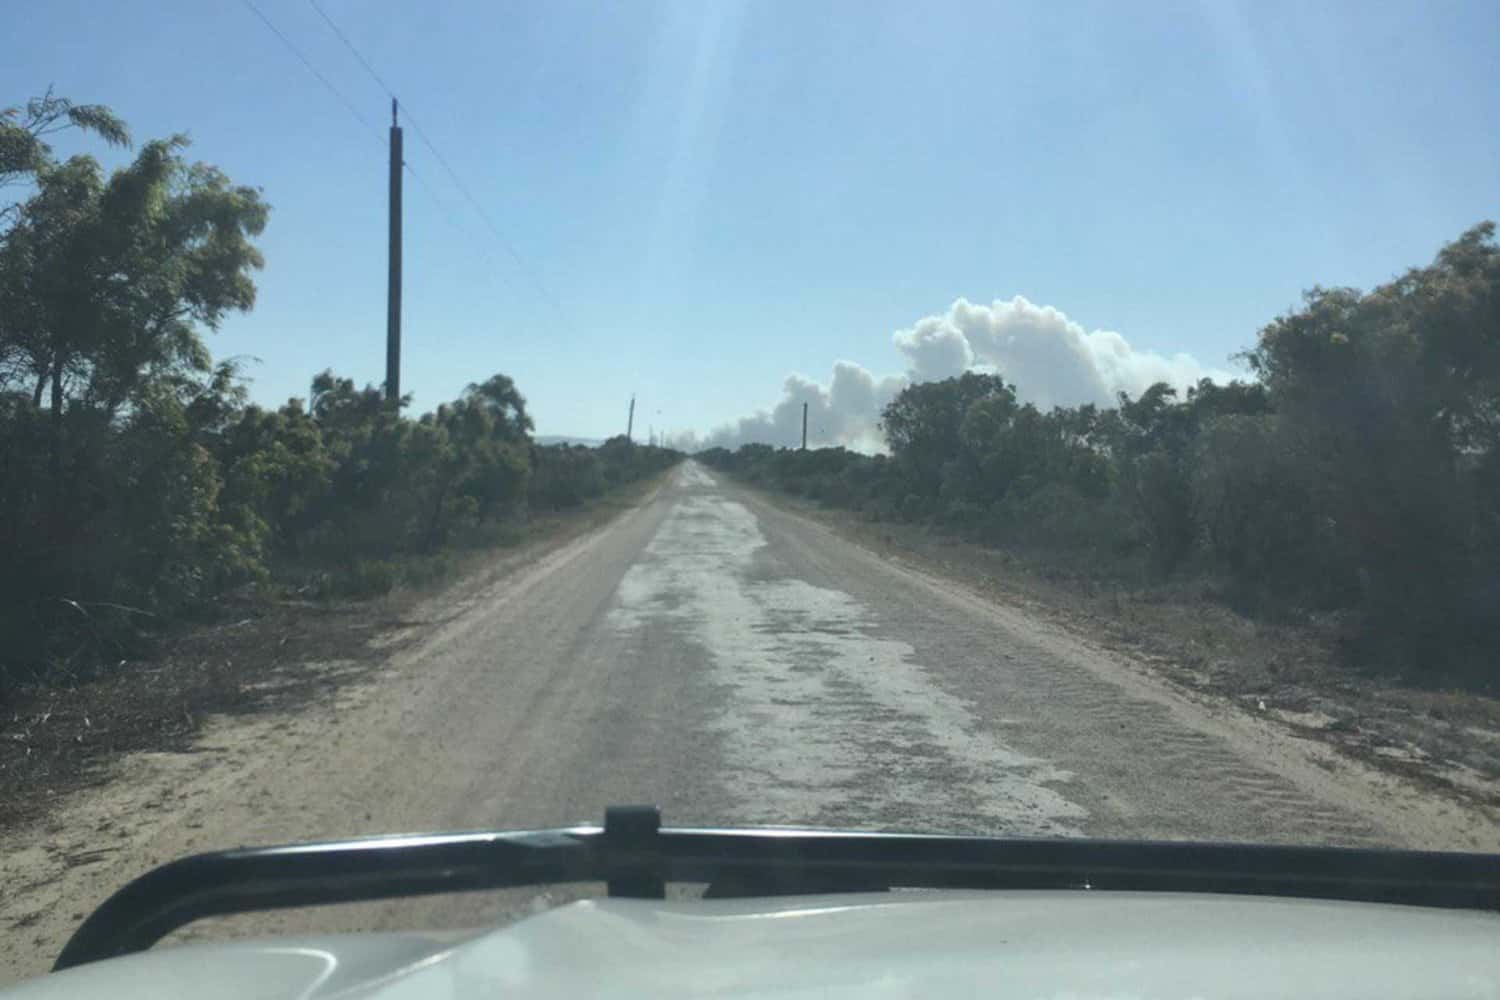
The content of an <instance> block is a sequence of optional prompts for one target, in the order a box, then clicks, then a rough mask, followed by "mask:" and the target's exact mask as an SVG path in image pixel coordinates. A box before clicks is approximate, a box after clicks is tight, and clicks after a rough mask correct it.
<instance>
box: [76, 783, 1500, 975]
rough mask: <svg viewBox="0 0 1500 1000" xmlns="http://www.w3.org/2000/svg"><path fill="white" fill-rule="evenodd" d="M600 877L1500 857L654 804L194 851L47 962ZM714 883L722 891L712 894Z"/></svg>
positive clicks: (1342, 885) (1239, 884) (986, 874)
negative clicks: (684, 822)
mask: <svg viewBox="0 0 1500 1000" xmlns="http://www.w3.org/2000/svg"><path fill="white" fill-rule="evenodd" d="M596 881H597V882H607V883H608V884H609V891H610V894H611V895H614V896H627V897H638V898H660V897H661V896H662V895H663V894H664V889H665V885H666V883H668V882H701V883H708V884H709V885H710V892H711V893H712V891H713V887H714V886H716V885H718V886H725V887H731V888H729V889H728V890H727V891H729V892H732V893H733V894H736V895H775V894H782V893H788V892H823V891H829V890H830V889H836V890H837V891H853V890H880V889H895V888H933V889H938V888H941V889H1085V890H1088V889H1093V890H1106V891H1139V892H1217V893H1247V894H1253V895H1265V896H1289V897H1302V898H1312V899H1342V900H1353V901H1363V902H1379V903H1403V904H1410V905H1417V906H1436V907H1458V908H1465V909H1480V910H1497V911H1500V855H1493V854H1461V853H1448V852H1428V851H1396V850H1369V849H1355V848H1336V847H1282V846H1265V845H1239V844H1201V843H1160V842H1138V841H1101V840H1009V839H998V838H987V837H949V836H909V835H902V834H879V833H833V832H824V831H809V830H719V829H661V828H660V816H659V813H658V812H657V811H656V810H655V809H654V808H652V807H625V808H615V809H610V810H608V811H607V812H606V814H605V824H604V826H603V827H596V826H582V827H569V828H561V829H553V830H530V831H520V832H510V833H459V834H436V835H419V836H402V837H379V838H371V839H362V840H350V841H338V842H332V843H321V844H295V845H289V846H284V847H269V848H257V849H241V850H234V851H223V852H218V853H213V854H200V855H196V856H194V857H190V858H184V859H182V860H180V861H174V862H171V863H169V864H166V865H163V866H161V867H160V868H156V869H154V870H152V871H150V872H147V873H146V874H145V875H142V876H141V877H140V878H138V879H136V880H135V881H133V882H131V883H130V884H128V885H126V886H125V887H124V888H122V889H121V890H119V891H118V892H116V893H115V894H114V895H113V896H111V897H110V898H109V899H107V900H106V901H105V902H104V903H103V904H102V905H101V906H100V907H99V908H98V909H97V910H95V911H94V912H93V913H92V914H91V915H90V916H89V917H88V919H86V920H85V921H84V922H83V924H82V925H81V926H80V927H79V928H78V930H77V931H76V932H75V933H74V934H73V937H72V938H71V939H70V940H69V941H68V943H67V945H66V946H65V947H64V948H63V950H62V953H61V954H60V955H59V956H58V959H57V961H56V963H55V964H54V965H53V969H54V970H59V969H66V968H70V967H72V966H75V965H82V964H84V963H86V962H93V961H98V960H99V959H103V958H112V957H115V956H118V955H125V954H130V953H132V952H138V951H144V950H146V949H148V948H150V947H151V946H152V945H153V944H155V943H156V942H157V941H159V940H161V938H163V937H164V936H166V935H167V934H169V933H171V932H172V931H174V930H176V929H178V928H179V927H183V926H185V925H187V924H189V923H192V922H193V921H195V920H199V919H201V918H203V917H208V916H222V915H226V914H232V913H251V912H255V911H259V910H271V909H284V908H290V907H299V906H320V905H325V904H332V903H354V902H368V901H371V900H377V899H397V898H402V897H407V896H421V895H434V894H441V893H452V892H466V891H474V890H485V889H508V888H518V887H523V886H538V885H549V884H558V883H565V882H596ZM718 894H720V895H722V894H724V893H723V892H720V893H718Z"/></svg>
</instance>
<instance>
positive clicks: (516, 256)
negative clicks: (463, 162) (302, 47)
mask: <svg viewBox="0 0 1500 1000" xmlns="http://www.w3.org/2000/svg"><path fill="white" fill-rule="evenodd" d="M245 2H247V3H248V2H249V0H245ZM308 4H309V5H310V6H311V7H312V9H313V10H315V11H317V12H318V16H319V17H321V18H322V19H323V22H324V23H325V24H327V25H328V27H329V28H330V29H331V30H332V31H333V33H334V35H335V36H337V37H338V40H339V41H340V42H342V43H343V44H344V47H345V48H347V49H348V50H349V52H350V53H351V54H352V55H353V56H354V58H355V59H356V60H357V61H358V62H359V64H360V66H361V67H363V69H364V71H365V72H366V73H368V74H369V76H370V79H372V80H374V81H375V83H376V85H377V86H379V87H380V89H381V90H383V91H385V93H386V96H387V97H389V98H390V99H391V100H392V101H395V102H396V104H397V105H398V106H399V107H400V109H401V113H402V115H404V116H405V121H406V122H407V123H408V124H410V125H411V127H412V131H414V132H415V133H416V134H417V138H418V139H419V140H421V142H422V145H424V146H426V147H427V151H428V152H430V153H431V154H432V156H433V159H435V160H437V162H438V165H439V166H441V167H442V168H443V172H444V173H446V174H447V175H448V179H449V180H450V181H452V183H453V186H454V187H455V188H457V189H458V191H459V193H460V194H461V195H463V197H464V200H465V201H467V202H468V203H469V204H470V206H472V207H473V209H474V213H475V214H476V215H478V216H479V219H480V221H481V222H483V223H484V225H485V228H486V229H488V230H489V232H490V235H491V236H493V237H494V238H495V241H496V242H497V243H499V244H500V246H501V247H503V248H504V249H505V252H506V253H507V254H508V255H509V256H510V258H511V260H512V261H514V262H515V265H516V267H517V268H518V269H520V270H521V272H522V273H524V274H525V275H526V277H527V279H528V280H529V281H530V282H531V284H532V287H533V288H534V289H535V291H536V293H537V295H539V296H540V297H541V298H542V299H543V300H544V301H545V302H546V303H547V304H548V305H549V306H550V307H551V308H552V310H553V311H554V312H555V313H556V314H557V318H558V319H559V320H560V321H561V322H562V324H563V326H564V327H566V328H568V329H569V331H570V332H571V331H572V330H573V324H572V322H571V321H570V320H569V319H568V313H567V310H565V309H564V308H563V306H562V302H561V301H560V300H559V299H558V298H557V296H555V295H553V294H552V292H551V290H550V289H549V288H548V287H547V285H546V284H545V283H544V282H543V281H542V280H541V277H540V276H539V275H538V274H537V273H536V270H535V269H534V268H533V267H532V266H531V265H530V264H528V263H527V261H526V259H525V258H524V257H523V256H522V255H521V252H520V251H519V250H517V249H516V246H515V244H514V243H512V242H511V241H510V239H509V238H507V237H506V235H505V233H504V232H502V231H501V229H500V227H499V226H498V225H497V224H496V223H495V220H494V219H493V218H492V217H491V216H490V213H489V212H487V211H485V208H484V205H483V204H481V203H480V201H479V199H478V198H476V197H475V196H474V194H473V192H472V191H470V190H469V187H468V185H466V184H465V183H464V182H463V179H462V178H460V177H459V176H458V171H456V170H454V169H453V165H452V164H451V163H449V162H448V158H447V157H446V156H444V155H443V154H442V152H441V151H440V150H439V149H438V148H437V145H436V144H435V143H434V142H433V141H432V139H431V138H429V137H428V135H427V132H426V130H424V129H423V128H422V126H421V124H420V123H418V121H417V119H416V116H415V115H413V114H412V113H411V108H410V107H409V106H407V105H406V104H405V103H404V102H403V101H401V99H400V98H399V97H397V96H396V92H395V90H394V89H393V88H392V87H391V86H390V84H388V83H386V81H385V78H384V77H382V76H381V75H380V72H379V71H378V70H377V69H376V68H375V67H374V65H373V64H371V62H370V60H368V59H366V58H365V55H364V53H363V52H361V51H360V50H359V47H358V46H356V45H355V44H354V42H353V41H352V40H351V39H350V38H349V36H348V35H347V34H345V33H344V30H343V29H342V28H340V27H339V25H338V22H337V21H335V20H334V19H333V18H332V17H330V16H329V15H328V12H327V11H325V10H324V9H323V8H322V7H321V6H320V5H319V4H318V0H308ZM407 169H408V170H410V167H408V168H407ZM413 176H416V174H415V173H413ZM422 183H423V185H424V186H426V182H425V181H422ZM428 193H429V194H431V193H432V191H431V189H430V188H429V189H428ZM450 221H452V220H451V219H450Z"/></svg>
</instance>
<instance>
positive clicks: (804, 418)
mask: <svg viewBox="0 0 1500 1000" xmlns="http://www.w3.org/2000/svg"><path fill="white" fill-rule="evenodd" d="M802 450H803V451H806V450H807V404H806V403H803V404H802Z"/></svg>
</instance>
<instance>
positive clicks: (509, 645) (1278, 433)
mask: <svg viewBox="0 0 1500 1000" xmlns="http://www.w3.org/2000/svg"><path fill="white" fill-rule="evenodd" d="M8 20H9V21H10V22H11V27H12V28H13V29H14V37H15V38H17V39H21V38H24V39H26V40H27V41H26V44H25V45H24V46H21V45H19V44H18V45H14V46H11V48H12V49H14V50H15V51H14V52H12V53H11V55H10V56H9V57H8V58H7V59H6V60H5V62H4V66H3V68H0V85H3V87H0V89H3V91H4V93H3V95H0V109H3V110H0V184H3V187H0V636H3V642H0V885H3V886H6V887H8V889H9V891H7V892H5V893H4V895H3V896H0V927H3V928H7V931H6V933H5V934H4V935H3V936H0V982H5V981H10V980H13V979H17V978H20V977H22V976H25V975H29V974H32V973H35V972H38V971H41V969H43V968H45V966H46V963H47V962H48V961H49V960H50V958H51V957H52V956H53V955H55V954H56V952H57V950H58V948H60V946H61V944H62V942H63V941H64V940H66V937H67V935H68V933H69V932H70V931H71V929H72V927H73V926H74V925H75V924H76V922H77V920H78V919H79V918H80V917H81V916H82V915H84V914H86V913H87V912H88V911H90V910H92V909H93V907H94V906H96V905H97V904H98V903H99V902H100V901H101V900H102V899H103V898H104V897H105V896H106V895H107V894H108V893H109V892H110V891H111V890H113V889H114V888H116V887H118V886H119V885H121V884H123V883H125V882H126V881H128V880H129V879H131V878H133V877H135V876H137V875H140V874H141V873H143V872H145V871H146V870H148V869H150V868H151V867H152V866H154V865H156V864H160V863H163V862H166V861H169V860H171V859H172V858H175V857H179V856H182V855H185V854H191V853H194V852H199V851H207V850H214V849H220V848H228V847H232V846H237V845H244V844H271V843H278V842H287V841H302V840H320V839H332V838H343V837H352V836H361V835H373V834H380V833H390V832H405V831H421V830H455V829H476V828H501V829H516V828H538V827H550V826H558V825H567V824H575V823H582V822H597V821H598V820H599V819H600V817H601V816H602V815H603V810H604V808H605V807H606V806H607V805H611V804H621V803H655V804H658V805H660V806H661V807H662V809H663V813H664V817H665V821H666V822H667V823H668V824H669V825H679V826H714V827H736V826H747V825H775V826H796V827H826V828H837V829H846V830H878V831H903V832H932V833H953V834H974V835H985V836H999V837H1065V838H1079V837H1091V838H1111V839H1128V840H1134V839H1140V840H1169V841H1176V840H1198V841H1216V842H1259V843H1292V844H1313V845H1341V846H1363V847H1396V848H1420V849H1430V850H1439V851H1456V850H1468V851H1476V850H1477V851H1495V850H1500V814H1497V811H1496V810H1497V807H1500V783H1497V779H1500V703H1497V701H1496V683H1497V677H1500V675H1497V673H1496V662H1497V653H1500V242H1497V240H1496V236H1495V231H1494V227H1493V225H1492V224H1491V223H1490V222H1488V221H1486V220H1487V219H1489V218H1491V217H1493V216H1494V214H1495V212H1496V211H1497V207H1496V206H1497V204H1500V174H1497V173H1496V171H1495V169H1494V166H1495V164H1496V163H1497V162H1500V137H1497V135H1496V132H1495V130H1494V128H1493V127H1492V125H1493V123H1494V122H1495V121H1497V120H1500V86H1497V84H1500V78H1497V70H1496V66H1495V63H1494V58H1493V48H1494V46H1493V40H1494V39H1495V38H1497V37H1500V8H1496V7H1495V6H1494V5H1492V4H1484V3H1473V4H1451V5H1446V6H1444V7H1443V8H1442V9H1441V10H1440V11H1436V12H1434V11H1433V10H1431V9H1429V8H1428V7H1427V6H1425V5H1420V4H1383V5H1379V6H1378V7H1374V6H1371V5H1365V4H1325V5H1317V6H1315V7H1310V6H1308V5H1299V4H1285V5H1282V4H1247V3H1236V2H1232V0H1223V2H1205V3H1201V4H1191V5H1184V4H1172V5H1161V6H1156V7H1146V8H1142V7H1138V6H1132V7H1129V8H1126V7H1121V6H1117V5H1113V4H1066V5H1048V4H1021V5H1004V6H1000V5H991V4H982V3H973V4H969V3H940V4H936V5H922V6H920V7H918V6H913V5H910V4H883V3H882V4H852V3H827V4H802V3H790V2H772V3H763V4H748V3H735V2H727V0H726V2H714V3H702V4H700V3H650V2H647V3H637V4H626V5H595V4H578V3H571V2H567V3H536V4H503V5H494V4H487V3H480V2H477V0H455V2H452V3H447V4H443V5H439V6H438V7H437V8H435V9H428V7H426V6H423V5H411V4H399V3H394V2H389V0H368V2H356V0H233V2H224V3H215V4H193V3H184V4H177V5H174V6H173V7H172V9H171V10H170V11H168V10H163V9H157V8H155V7H149V6H142V5H120V4H114V5H94V4H74V3H49V4H34V5H29V6H28V7H26V9H24V10H22V9H18V10H16V11H14V12H13V13H12V14H11V15H10V16H9V18H8ZM576 891H578V892H583V891H587V890H583V889H580V890H576ZM573 892H575V890H574V889H571V888H570V889H556V890H552V889H549V890H547V892H545V893H531V894H509V895H503V897H502V896H494V897H483V898H476V899H470V900H466V901H459V902H453V901H431V902H423V903H420V904H406V905H404V906H403V907H395V906H390V907H387V906H383V905H373V904H372V905H369V906H365V907H361V908H356V909H355V910H354V911H337V912H333V913H324V914H311V915H308V914H303V915H301V916H298V917H296V918H295V919H294V918H293V917H285V918H282V917H274V918H272V917H267V918H258V919H259V921H260V922H258V923H256V922H253V921H252V922H251V923H250V924H249V925H248V926H249V927H250V928H251V929H252V930H258V931H262V932H265V931H273V932H274V931H278V930H283V929H288V930H290V929H297V930H306V929H327V928H332V929H365V928H379V927H389V926H398V925H399V926H464V925H467V924H474V923H486V922H494V921H498V920H503V919H509V918H511V917H515V916H518V915H524V914H525V913H528V912H533V911H534V910H535V909H538V908H544V907H546V906H548V905H551V904H552V903H555V902H558V901H560V900H561V899H563V898H566V897H567V895H568V894H569V893H573ZM350 913H352V914H353V915H352V916H351V915H350ZM203 933H207V932H206V931H205V932H203Z"/></svg>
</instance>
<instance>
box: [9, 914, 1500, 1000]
mask: <svg viewBox="0 0 1500 1000" xmlns="http://www.w3.org/2000/svg"><path fill="white" fill-rule="evenodd" d="M977 994H984V995H986V996H992V997H1068V998H1085V997H1121V998H1123V997H1131V998H1141V1000H1146V998H1156V997H1162V998H1166V997H1172V998H1188V997H1231V998H1232V997H1275V996H1288V997H1291V996H1297V997H1303V996H1317V997H1327V998H1332V997H1350V998H1355V997H1358V998H1362V1000H1369V998H1375V997H1500V915H1496V914H1490V913H1478V912H1471V911H1458V910H1437V909H1424V908H1418V907H1409V906H1387V905H1377V904H1369V903H1341V902H1325V901H1316V900H1295V899H1271V898H1257V897H1246V896H1215V895H1179V894H1152V893H1104V892H1004V893H973V892H896V893H888V894H878V895H838V896H803V897H786V898H781V899H774V900H766V899H757V900H704V901H674V902H662V901H650V900H627V899H598V900H586V901H583V902H577V903H572V904H569V905H567V906H562V907H559V908H557V909H555V910H551V911H548V912H546V913H542V914H539V915H537V916H535V917H531V918H529V919H526V920H523V921H520V922H518V923H516V924H512V925H510V926H508V927H504V928H501V929H498V930H493V931H488V932H484V933H480V934H477V935H476V936H474V937H471V938H468V939H467V940H464V941H462V942H461V943H458V944H454V943H452V939H443V938H441V937H438V936H429V935H422V934H365V935H338V936H326V937H312V938H296V939H290V938H288V939H277V940H263V941H240V942H233V943H228V944H222V945H190V946H183V947H177V948H163V949H159V950H156V951H153V952H148V953H145V954H141V955H134V956H130V957H126V958H120V959H115V960H112V961H107V962H99V963H95V964H93V965H86V966H82V967H79V968H76V969H72V970H69V971H67V972H62V973H56V974H53V975H50V976H45V977H43V978H41V979H37V980H33V981H32V982H29V983H25V984H22V985H21V986H19V987H16V988H14V989H13V990H10V991H0V998H3V1000H44V998H45V1000H61V998H65V997H66V998H92V997H101V998H103V997H109V998H117V1000H147V998H150V1000H161V998H166V997H176V996H180V997H193V998H218V1000H241V998H246V1000H248V998H252V997H255V998H282V997H285V998H293V997H300V998H307V1000H316V998H328V997H333V996H338V997H340V998H351V1000H352V998H356V997H357V998H371V1000H374V998H379V1000H396V998H403V1000H405V998H414V1000H439V998H455V1000H460V998H461V1000H470V998H477V997H547V998H551V997H577V996H588V997H654V998H674V997H704V996H707V997H778V998H786V997H810V996H818V997H871V996H874V997H942V996H973V995H977Z"/></svg>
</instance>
